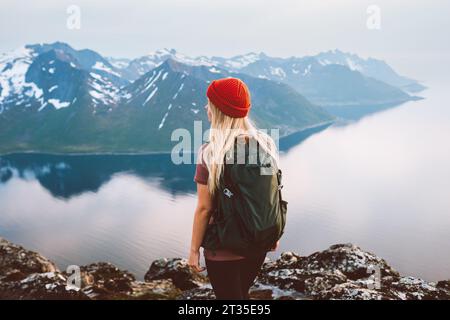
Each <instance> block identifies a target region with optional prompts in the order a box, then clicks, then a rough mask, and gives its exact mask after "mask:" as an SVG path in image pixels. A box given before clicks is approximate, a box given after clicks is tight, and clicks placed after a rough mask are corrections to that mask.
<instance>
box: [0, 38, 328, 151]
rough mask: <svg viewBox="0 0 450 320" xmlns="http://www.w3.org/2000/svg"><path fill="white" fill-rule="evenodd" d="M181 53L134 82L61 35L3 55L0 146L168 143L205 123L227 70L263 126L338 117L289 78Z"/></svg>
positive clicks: (87, 147) (123, 147) (286, 127)
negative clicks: (209, 93)
mask: <svg viewBox="0 0 450 320" xmlns="http://www.w3.org/2000/svg"><path fill="white" fill-rule="evenodd" d="M180 57H181V56H180V55H178V58H177V59H172V58H168V59H166V60H164V61H162V62H160V63H159V64H158V65H157V66H156V67H154V68H153V69H151V70H149V71H148V72H147V73H145V74H143V75H142V76H141V77H139V78H138V79H136V80H135V81H134V82H130V81H128V80H126V79H125V78H124V76H123V70H122V69H120V68H118V67H120V65H121V64H120V63H119V64H118V63H117V61H116V63H115V65H113V64H112V63H111V62H109V61H107V60H106V59H105V58H103V57H102V56H101V55H99V54H98V53H96V52H94V51H91V50H75V49H73V48H71V47H70V46H68V45H66V44H63V43H55V44H51V45H47V44H44V45H32V46H25V47H24V48H22V49H21V50H19V51H16V52H13V53H11V54H7V55H2V57H1V60H0V61H1V64H0V79H1V80H0V90H1V91H0V95H1V103H0V111H1V112H0V128H1V130H0V152H11V151H29V150H39V151H43V152H150V151H168V150H170V149H171V147H172V143H171V133H172V132H173V130H175V129H177V128H186V129H187V130H189V131H191V130H193V123H194V122H193V121H194V120H200V121H203V123H204V126H203V128H204V129H206V128H207V127H208V123H207V122H206V114H205V112H204V110H203V106H204V105H205V103H206V96H205V92H206V88H207V86H208V85H209V83H210V81H211V80H213V79H217V78H221V77H225V76H230V75H235V76H239V77H240V78H242V79H243V80H244V81H245V82H246V83H247V84H248V85H249V87H250V90H251V92H252V101H253V106H254V107H253V110H252V115H253V116H252V118H253V120H254V121H255V122H256V123H257V124H258V125H259V126H260V127H262V128H267V129H270V128H279V129H280V133H281V134H282V135H287V134H289V133H291V132H294V131H298V130H301V129H302V128H305V127H309V126H314V125H316V124H319V123H323V122H330V121H332V120H333V116H331V115H330V114H328V113H327V112H326V111H325V110H323V109H322V108H320V107H317V106H314V105H312V104H311V103H309V101H307V100H306V99H305V98H304V97H303V96H301V95H300V94H299V93H298V92H296V91H295V90H294V89H292V88H291V87H289V86H288V85H286V84H282V83H276V82H274V81H270V80H266V79H258V78H255V77H252V76H249V75H247V74H241V73H231V72H230V71H228V70H226V69H223V68H221V67H218V66H217V65H213V64H205V63H204V62H201V63H193V62H192V61H189V60H186V61H185V62H184V63H182V62H180V60H181V58H180ZM122 65H123V64H122Z"/></svg>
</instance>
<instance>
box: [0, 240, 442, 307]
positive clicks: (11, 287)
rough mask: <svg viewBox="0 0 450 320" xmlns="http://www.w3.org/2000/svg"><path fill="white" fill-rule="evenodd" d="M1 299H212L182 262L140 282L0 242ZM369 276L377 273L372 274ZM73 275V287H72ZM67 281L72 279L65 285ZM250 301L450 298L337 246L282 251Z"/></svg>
mask: <svg viewBox="0 0 450 320" xmlns="http://www.w3.org/2000/svg"><path fill="white" fill-rule="evenodd" d="M0 254H1V255H2V259H1V260H0V299H14V300H15V299H35V300H46V299H76V300H111V299H114V300H117V299H120V300H155V299H156V300H211V299H214V298H215V297H214V292H213V290H212V288H211V284H210V283H209V279H208V277H207V274H206V272H202V273H197V272H195V271H193V270H192V269H191V268H190V267H189V266H188V264H187V261H186V259H183V258H170V259H169V258H161V259H157V260H155V261H152V262H151V261H149V268H148V271H147V273H146V274H145V276H144V281H139V280H136V277H135V275H133V274H132V273H130V272H128V271H127V270H121V269H119V268H117V267H116V266H114V265H113V264H111V263H109V262H96V263H91V264H89V265H85V266H70V267H71V268H70V269H67V270H65V271H62V270H60V269H58V267H57V266H56V265H55V263H54V262H52V261H51V260H49V259H47V258H45V257H43V256H42V255H40V254H39V253H37V252H33V251H30V250H27V249H25V248H23V247H22V246H19V245H16V244H14V243H11V242H9V241H8V240H6V239H3V238H1V237H0ZM374 271H375V272H374ZM74 275H75V276H77V278H76V279H78V280H79V283H78V284H74V283H73V282H71V281H72V280H73V279H74V278H73V276H74ZM71 279H72V280H71ZM250 299H253V300H304V299H308V300H310V299H313V300H328V299H332V300H450V279H449V280H442V281H438V282H428V281H425V280H423V279H420V278H416V277H411V276H402V275H400V274H399V273H398V272H397V271H396V270H395V269H393V268H392V267H391V266H390V265H389V264H388V263H387V262H386V261H385V260H384V259H382V258H380V257H378V256H376V255H375V254H373V253H370V252H367V251H364V250H363V249H361V248H360V247H357V246H355V245H353V244H336V245H333V246H330V247H329V248H328V249H325V250H323V251H317V252H315V253H312V254H311V255H308V256H301V255H299V254H297V253H294V252H291V251H288V252H283V253H281V255H280V256H279V257H278V258H277V259H276V260H270V259H268V258H266V261H265V262H264V264H263V266H262V268H261V271H260V273H259V274H258V276H257V278H256V280H255V283H254V285H253V286H252V287H251V289H250Z"/></svg>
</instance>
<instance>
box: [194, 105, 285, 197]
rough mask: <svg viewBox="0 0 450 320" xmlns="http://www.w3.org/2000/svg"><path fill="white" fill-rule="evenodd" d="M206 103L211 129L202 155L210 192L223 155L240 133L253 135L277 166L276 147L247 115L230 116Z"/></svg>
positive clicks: (219, 170) (220, 171)
mask: <svg viewBox="0 0 450 320" xmlns="http://www.w3.org/2000/svg"><path fill="white" fill-rule="evenodd" d="M208 104H209V109H210V110H211V114H212V116H211V129H210V132H209V143H208V144H207V145H206V147H205V148H204V150H203V156H204V160H205V162H206V166H207V168H208V171H209V177H208V190H209V192H210V193H211V194H214V192H215V191H216V189H217V187H218V185H219V181H220V177H221V175H222V173H223V170H224V165H225V163H224V157H225V155H226V154H227V151H229V150H230V149H231V148H232V147H233V146H234V141H235V138H236V137H237V136H239V135H241V134H245V135H248V136H250V137H253V138H254V139H255V140H256V141H257V142H258V143H259V145H260V147H261V148H262V149H263V150H264V151H265V152H267V153H268V154H269V155H270V156H271V158H272V159H273V160H274V161H275V164H276V166H277V167H278V151H277V147H276V145H275V142H274V141H273V139H272V138H271V137H270V136H269V135H268V134H266V133H265V132H262V131H260V130H258V129H257V128H256V126H255V125H254V124H253V123H252V122H251V121H250V119H249V118H248V117H244V118H232V117H230V116H228V115H226V114H224V113H223V112H222V111H220V110H219V109H218V108H217V107H216V106H215V105H214V104H213V103H211V101H210V100H209V99H208Z"/></svg>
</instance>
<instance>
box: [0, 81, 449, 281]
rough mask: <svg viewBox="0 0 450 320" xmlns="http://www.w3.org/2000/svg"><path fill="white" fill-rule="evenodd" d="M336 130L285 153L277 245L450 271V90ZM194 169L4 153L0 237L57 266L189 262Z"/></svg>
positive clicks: (417, 271)
mask: <svg viewBox="0 0 450 320" xmlns="http://www.w3.org/2000/svg"><path fill="white" fill-rule="evenodd" d="M421 95H422V96H424V97H426V99H424V100H420V101H412V102H408V103H405V104H403V105H400V106H397V107H395V108H391V109H388V110H383V111H381V112H378V113H375V114H372V115H368V116H366V117H363V118H362V119H360V120H358V121H356V122H352V123H350V124H347V125H344V126H331V127H328V128H326V129H325V130H322V131H320V132H318V133H315V134H314V135H312V136H310V137H308V138H307V139H306V140H304V141H302V142H301V143H299V144H297V145H295V146H293V147H292V146H291V147H290V148H286V151H285V152H284V153H283V155H282V156H281V165H282V169H283V173H284V185H285V187H284V189H283V191H284V196H285V198H286V200H288V201H289V205H288V224H287V229H286V233H285V236H284V237H283V239H282V241H281V246H280V249H279V250H278V251H277V252H276V253H274V254H272V255H271V256H272V257H275V256H276V255H278V254H279V252H281V251H285V250H293V251H297V252H299V253H300V254H302V255H306V254H310V253H312V252H314V251H316V250H322V249H325V248H327V247H328V246H329V245H332V244H335V243H344V242H352V243H354V244H357V245H359V246H361V247H362V248H363V249H366V250H369V251H372V252H374V253H376V254H377V255H379V256H381V257H383V258H385V259H386V260H387V261H388V263H389V264H391V265H392V266H393V267H395V268H396V269H397V270H399V271H400V272H401V273H402V274H406V275H414V276H419V277H423V278H425V279H427V280H439V279H447V278H450V165H449V164H450V142H449V141H450V109H449V104H448V101H449V100H450V94H449V93H448V90H446V86H444V85H442V84H441V85H439V84H430V89H428V90H426V91H425V92H423V93H421ZM193 173H194V167H193V166H192V165H182V166H176V165H174V164H172V163H171V161H170V155H145V156H132V155H128V156H125V155H109V156H108V155H104V156H100V155H90V156H88V155H84V156H57V155H39V154H15V155H7V156H2V157H0V236H2V237H5V238H7V239H8V240H10V241H13V242H15V243H18V244H20V245H23V246H25V247H26V248H29V249H32V250H35V251H38V252H40V253H42V254H43V255H45V256H47V257H48V258H50V259H52V260H54V261H55V262H56V263H57V264H58V265H59V267H61V268H63V269H64V268H65V267H66V266H67V265H70V264H76V265H83V264H87V263H91V262H96V261H110V262H112V263H114V264H116V265H117V266H119V267H120V268H125V269H128V270H130V271H132V272H134V273H135V274H136V275H137V276H138V277H139V278H142V277H143V275H144V273H145V272H146V270H147V269H148V267H149V265H150V263H151V262H152V261H153V260H154V259H157V258H160V257H179V256H181V257H186V255H187V252H188V248H189V244H190V235H191V225H192V217H193V212H194V208H195V204H196V198H195V184H194V182H193V180H192V178H193Z"/></svg>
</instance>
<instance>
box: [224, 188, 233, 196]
mask: <svg viewBox="0 0 450 320" xmlns="http://www.w3.org/2000/svg"><path fill="white" fill-rule="evenodd" d="M223 193H224V194H225V195H226V196H227V197H228V198H231V197H232V196H233V192H231V191H230V189H228V188H225V189H223Z"/></svg>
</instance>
